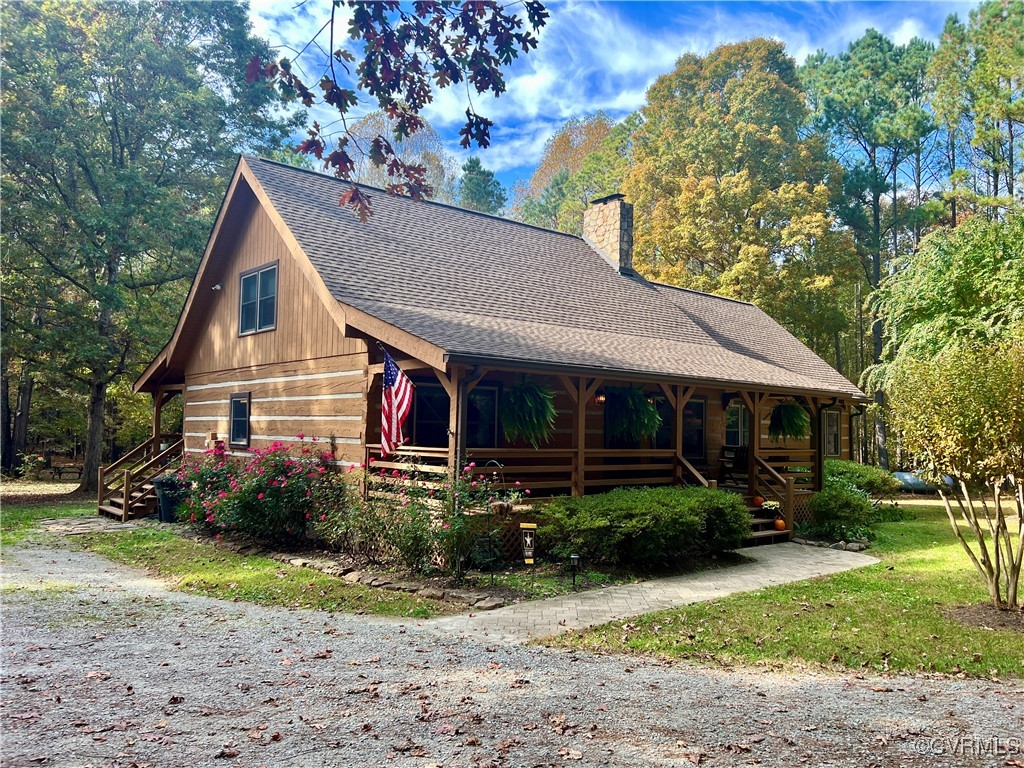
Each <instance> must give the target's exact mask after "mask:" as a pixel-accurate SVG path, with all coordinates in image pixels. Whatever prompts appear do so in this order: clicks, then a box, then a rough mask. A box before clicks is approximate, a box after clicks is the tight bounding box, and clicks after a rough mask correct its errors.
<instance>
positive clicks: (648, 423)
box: [605, 386, 661, 442]
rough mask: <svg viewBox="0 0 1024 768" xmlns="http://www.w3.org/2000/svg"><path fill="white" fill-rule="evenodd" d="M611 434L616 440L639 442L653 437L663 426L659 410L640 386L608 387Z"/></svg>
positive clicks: (608, 420)
mask: <svg viewBox="0 0 1024 768" xmlns="http://www.w3.org/2000/svg"><path fill="white" fill-rule="evenodd" d="M605 397H606V398H607V399H606V400H605V403H606V405H605V407H606V408H607V414H608V415H607V420H606V422H605V423H606V424H607V425H608V427H607V428H608V435H609V437H611V438H613V439H616V440H628V441H632V442H639V441H641V440H645V439H650V438H653V437H654V436H655V435H656V434H657V433H658V428H659V427H661V414H659V413H658V408H657V406H655V404H654V403H652V402H651V401H650V400H648V399H647V395H646V393H645V392H644V391H643V389H641V388H640V387H636V386H633V387H608V388H607V389H606V390H605Z"/></svg>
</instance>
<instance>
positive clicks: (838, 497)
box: [807, 480, 873, 540]
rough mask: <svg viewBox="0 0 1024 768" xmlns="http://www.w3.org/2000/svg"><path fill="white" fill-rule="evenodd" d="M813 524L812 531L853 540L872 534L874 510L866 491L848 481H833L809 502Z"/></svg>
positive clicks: (830, 536)
mask: <svg viewBox="0 0 1024 768" xmlns="http://www.w3.org/2000/svg"><path fill="white" fill-rule="evenodd" d="M807 506H808V509H809V510H810V512H811V515H812V516H813V519H814V524H813V525H812V526H811V528H810V529H809V530H808V533H810V534H812V535H813V534H817V535H820V536H827V537H829V538H834V539H846V540H849V539H854V538H861V537H867V536H868V535H869V534H870V531H869V530H868V526H869V525H870V524H871V520H872V514H873V509H872V506H871V499H870V498H868V495H867V494H866V493H864V491H862V490H860V489H859V488H857V487H856V486H855V485H853V483H850V482H848V481H846V480H833V481H832V482H831V483H829V484H828V485H826V486H825V489H824V490H821V491H818V492H817V493H816V494H814V496H812V497H811V500H810V502H808V505H807Z"/></svg>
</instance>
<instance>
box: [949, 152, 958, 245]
mask: <svg viewBox="0 0 1024 768" xmlns="http://www.w3.org/2000/svg"><path fill="white" fill-rule="evenodd" d="M955 172H956V135H955V134H953V133H952V132H950V134H949V173H950V175H952V174H953V173H955ZM956 197H957V191H956V187H955V186H954V187H953V193H952V195H950V200H949V210H950V217H951V218H952V221H951V222H950V224H951V225H952V226H954V227H955V226H956V223H957V222H956Z"/></svg>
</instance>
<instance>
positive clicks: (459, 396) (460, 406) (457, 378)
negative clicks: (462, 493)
mask: <svg viewBox="0 0 1024 768" xmlns="http://www.w3.org/2000/svg"><path fill="white" fill-rule="evenodd" d="M448 381H449V384H448V387H447V389H448V470H449V471H450V472H453V473H458V472H460V471H461V467H460V466H459V462H460V461H462V459H463V457H464V456H465V454H466V431H465V430H464V429H463V428H462V425H463V424H464V423H465V417H466V393H465V387H464V386H462V369H461V368H460V367H459V366H457V365H453V366H452V373H451V378H449V380H448Z"/></svg>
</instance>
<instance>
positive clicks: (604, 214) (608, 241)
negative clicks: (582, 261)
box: [583, 193, 636, 275]
mask: <svg viewBox="0 0 1024 768" xmlns="http://www.w3.org/2000/svg"><path fill="white" fill-rule="evenodd" d="M583 239H584V240H585V241H586V242H587V244H588V245H589V246H590V247H591V248H594V249H595V250H597V252H598V253H600V254H601V255H602V256H604V258H605V261H607V262H608V263H609V264H611V265H612V268H614V269H616V270H617V271H618V272H619V274H621V275H634V274H636V273H635V272H634V271H633V206H632V205H630V204H629V203H627V202H626V201H625V197H624V196H623V195H621V194H617V193H616V194H614V195H608V196H607V197H599V198H597V199H596V200H591V201H590V205H589V206H588V208H587V210H585V211H584V212H583Z"/></svg>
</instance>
